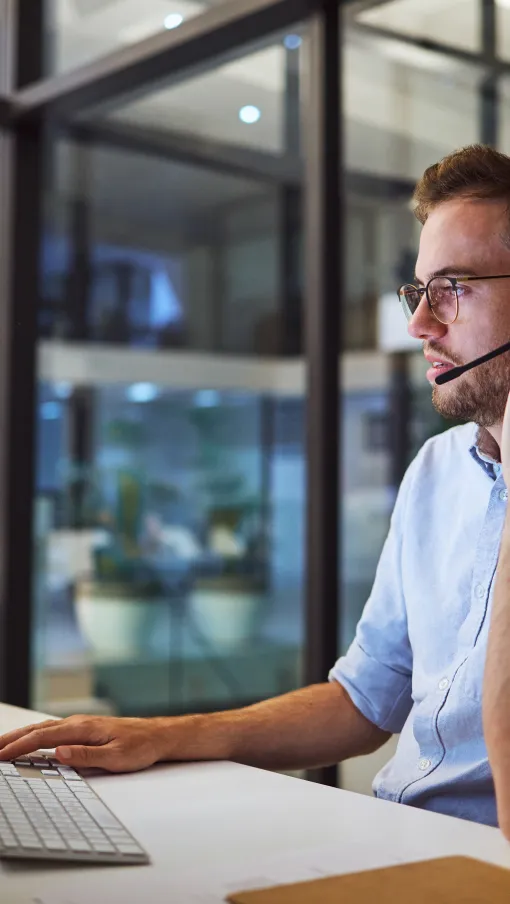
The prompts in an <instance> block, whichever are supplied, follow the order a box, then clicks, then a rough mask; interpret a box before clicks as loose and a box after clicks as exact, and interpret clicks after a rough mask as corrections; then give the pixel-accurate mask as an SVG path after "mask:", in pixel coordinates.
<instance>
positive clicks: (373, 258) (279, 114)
mask: <svg viewBox="0 0 510 904" xmlns="http://www.w3.org/2000/svg"><path fill="white" fill-rule="evenodd" d="M296 17H297V18H296ZM332 26H334V28H335V34H334V35H332V34H331V27H332ZM0 42H1V46H0V59H1V60H2V65H1V66H0V69H1V71H0V125H1V126H2V128H1V130H0V164H1V167H0V170H1V173H0V201H1V210H0V219H1V223H0V236H1V238H2V253H3V258H2V260H3V261H4V264H5V265H4V267H3V272H2V274H1V276H0V280H1V286H0V298H1V306H2V312H1V317H2V340H1V341H2V348H3V350H4V352H5V354H4V359H5V360H3V362H2V373H3V378H4V386H5V387H6V391H5V393H4V395H5V398H4V399H3V401H2V403H1V420H2V425H3V428H4V429H3V435H2V440H1V442H2V461H3V462H4V474H3V477H2V487H1V490H2V493H1V495H2V502H1V518H0V521H1V529H0V538H1V540H2V543H3V548H2V550H1V553H0V559H1V561H2V569H3V574H2V623H1V631H2V635H1V637H0V644H1V646H2V651H3V652H2V668H3V674H2V693H1V696H2V697H3V698H4V699H6V700H7V702H13V703H18V704H21V705H29V706H31V707H33V708H36V709H39V710H42V711H45V712H48V713H54V714H56V715H67V714H71V713H73V712H76V711H80V712H90V713H113V714H117V715H140V716H143V715H171V714H177V713H183V712H190V711H208V710H213V709H218V708H226V707H236V706H239V705H245V704H249V703H250V702H254V701H256V700H260V699H263V698H266V697H269V696H273V695H276V694H281V693H284V692H286V691H289V690H292V689H294V688H296V687H299V686H301V685H303V684H304V683H306V682H308V681H310V680H326V678H327V671H325V666H326V659H327V656H326V653H327V652H328V651H329V654H331V653H334V655H336V654H337V653H339V652H340V651H342V650H345V649H346V648H347V646H348V645H349V643H350V641H351V639H352V637H353V634H354V631H355V626H356V622H357V620H358V618H359V615H360V613H361V611H362V608H363V606H364V603H365V601H366V599H367V596H368V594H369V592H370V588H371V584H372V581H373V577H374V573H375V568H376V565H377V560H378V556H379V553H380V550H381V547H382V544H383V542H384V539H385V535H386V532H387V529H388V525H389V519H390V515H391V511H392V506H393V503H394V499H395V492H396V489H397V487H398V483H399V481H400V479H401V477H402V475H403V472H404V470H405V467H406V466H407V464H408V463H409V461H410V460H411V458H412V457H413V455H414V454H415V452H416V451H417V449H418V448H419V446H420V445H421V444H422V443H423V441H424V440H425V439H427V437H429V436H431V435H433V434H434V433H437V432H439V431H441V430H444V429H446V428H447V427H448V426H449V425H448V424H446V423H445V422H443V421H442V420H441V418H439V416H438V415H437V414H436V413H435V412H434V410H433V408H432V405H431V402H430V389H429V386H428V384H427V383H426V381H425V379H424V373H425V367H424V362H423V359H422V354H421V346H420V344H419V343H416V342H412V341H410V340H409V339H408V337H407V336H406V325H405V320H404V317H403V316H402V314H401V311H400V309H399V305H398V301H397V296H396V294H395V289H396V288H397V286H398V285H399V284H400V283H402V282H404V281H406V280H409V279H412V277H413V273H414V260H415V255H416V250H417V244H418V240H419V227H418V224H417V223H416V222H415V220H414V217H413V214H412V210H411V205H410V197H411V194H412V191H413V185H414V183H415V181H416V180H417V179H418V178H419V176H420V175H421V173H422V172H423V170H424V168H425V167H427V166H428V165H430V164H432V163H434V162H435V161H437V160H438V159H439V158H440V157H442V156H444V155H445V154H447V153H449V152H450V151H452V150H453V149H455V148H456V147H459V146H462V145H465V144H468V143H471V142H477V141H483V142H487V143H490V144H493V145H495V146H497V147H498V148H500V149H501V150H503V151H505V150H507V151H508V150H509V149H510V113H509V112H508V111H510V80H509V75H510V3H509V2H508V0H497V2H496V0H451V2H450V0H386V2H385V0H383V2H381V0H366V2H365V0H360V2H344V3H343V4H340V6H339V7H338V8H337V7H336V6H335V4H334V3H331V2H327V0H324V2H319V0H316V2H313V0H309V2H305V0H298V2H295V3H290V2H283V0H279V2H277V0H273V2H269V0H225V2H220V0H201V2H195V0H168V2H167V0H145V2H144V3H142V4H140V3H137V2H135V0H41V2H40V3H37V4H35V3H33V0H28V2H27V0H17V3H14V4H12V3H10V2H7V0H0ZM2 50H3V53H1V51H2ZM332 63H333V64H334V65H335V67H336V69H337V70H338V71H337V72H336V76H337V77H338V78H337V84H336V85H334V84H332V81H333V82H334V81H336V78H335V79H332V78H331V72H332ZM507 97H508V98H509V99H508V100H507ZM318 98H319V102H320V104H322V107H321V112H322V114H323V115H322V117H321V116H318V117H315V119H317V120H318V121H315V119H314V112H316V111H314V109H312V107H313V105H314V103H316V102H317V99H318ZM336 101H338V103H337V102H336ZM325 119H327V120H328V121H326V122H325V121H324V120H325ZM331 154H333V155H334V156H335V161H336V160H338V166H336V164H335V167H334V166H333V165H332V163H331ZM2 158H3V159H2ZM333 168H335V169H336V170H337V176H336V177H335V175H334V174H333V177H332V179H331V178H330V180H329V182H328V187H327V188H325V186H324V177H325V176H327V175H328V173H329V175H330V177H331V174H332V173H333ZM329 189H331V190H329ZM321 191H322V195H321ZM317 211H319V215H320V216H321V217H322V221H321V228H322V231H323V232H324V231H325V233H326V235H327V244H326V245H325V249H326V251H327V253H322V251H321V247H320V245H319V241H320V238H321V236H320V235H319V236H318V237H317V236H315V238H314V220H313V216H314V212H315V213H317ZM328 224H329V225H331V227H332V229H333V233H332V232H331V231H330V232H329V233H328ZM335 267H336V268H337V270H338V274H335V272H334V270H335ZM336 284H337V285H338V297H337V298H335V299H332V298H331V293H332V291H334V289H335V285H336ZM314 286H315V287H316V289H317V291H315V290H314ZM333 305H337V308H338V316H337V318H336V319H335V317H334V316H333V318H332V320H331V321H330V323H331V329H330V330H329V331H328V325H327V323H328V311H329V312H331V311H332V306H333ZM325 321H326V322H325ZM328 332H329V334H328ZM321 343H322V346H321ZM321 349H323V353H322V351H321ZM8 350H10V351H11V352H12V354H11V355H8V354H7V353H6V352H7V351H8ZM337 367H338V378H337V380H336V390H335V393H336V394H335V399H333V402H332V396H331V391H330V389H329V390H328V385H329V387H330V386H331V384H330V383H329V384H328V382H327V378H325V373H326V370H323V369H327V373H328V374H329V378H328V379H330V377H331V374H332V373H333V370H332V368H337ZM328 393H329V394H328ZM317 411H319V415H317ZM333 434H334V435H333ZM328 449H329V451H330V452H331V450H332V451H333V453H334V455H333V458H332V456H331V454H328ZM325 462H326V463H328V462H329V464H327V469H326V471H327V472H326V473H325V472H324V463H325ZM328 469H329V470H328ZM328 486H330V487H331V490H332V495H331V493H330V497H331V498H329V499H328ZM333 507H334V512H333ZM312 535H313V536H315V535H317V536H318V537H319V538H326V542H327V540H328V537H332V538H333V541H334V546H333V547H331V544H330V546H329V548H330V549H331V548H333V549H336V556H333V557H331V556H330V557H329V559H328V557H327V556H326V554H325V553H324V549H323V550H322V551H321V550H320V549H319V550H317V544H315V545H314V542H313V536H312ZM332 558H333V559H334V561H332ZM333 569H334V570H335V574H334V575H333ZM325 572H327V574H325ZM321 589H322V590H323V591H324V592H322V590H321ZM315 616H316V619H317V625H318V627H317V629H315V628H314V627H313V626H314V624H315ZM331 627H333V631H334V637H331ZM310 634H312V635H313V637H310ZM330 658H331V656H330ZM333 659H334V657H332V658H331V661H330V663H329V664H330V665H332V664H333ZM328 775H329V778H328V776H326V775H323V776H322V778H323V779H324V780H331V772H330V773H329V774H328ZM349 775H351V773H349V767H346V769H345V770H342V771H341V772H340V773H339V781H340V783H343V784H344V785H347V786H353V787H355V786H356V780H355V778H352V781H351V785H350V784H349V781H350V780H349ZM356 787H357V786H356Z"/></svg>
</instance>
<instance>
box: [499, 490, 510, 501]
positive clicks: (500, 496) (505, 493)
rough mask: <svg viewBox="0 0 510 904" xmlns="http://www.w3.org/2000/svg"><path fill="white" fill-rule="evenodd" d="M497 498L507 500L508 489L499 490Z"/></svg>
mask: <svg viewBox="0 0 510 904" xmlns="http://www.w3.org/2000/svg"><path fill="white" fill-rule="evenodd" d="M499 498H500V499H501V502H507V501H508V490H501V492H500V494H499Z"/></svg>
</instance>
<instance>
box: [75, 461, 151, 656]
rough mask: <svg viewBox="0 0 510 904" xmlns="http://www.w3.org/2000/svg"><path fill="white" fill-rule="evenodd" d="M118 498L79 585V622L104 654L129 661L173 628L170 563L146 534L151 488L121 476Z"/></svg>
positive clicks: (104, 514)
mask: <svg viewBox="0 0 510 904" xmlns="http://www.w3.org/2000/svg"><path fill="white" fill-rule="evenodd" d="M116 482H117V490H116V499H115V504H114V506H113V507H112V508H108V507H102V511H101V516H100V519H101V522H102V526H103V527H104V540H103V541H102V542H101V543H100V544H98V545H97V546H95V547H94V548H93V549H92V572H91V574H89V575H84V576H83V577H82V578H81V579H80V580H79V581H78V582H77V587H76V597H75V600H76V611H77V616H78V622H79V624H80V627H81V629H82V631H83V634H84V636H85V637H86V638H87V640H88V641H89V643H90V645H91V647H92V648H93V649H94V651H95V652H96V653H97V654H99V655H100V656H105V657H112V658H128V657H130V656H133V655H136V654H139V653H140V652H142V651H143V650H145V649H146V648H147V646H148V645H149V643H150V639H151V636H152V635H153V634H154V633H155V632H158V631H159V632H161V631H162V630H169V611H168V609H169V607H168V604H167V602H166V600H165V579H164V570H165V564H164V562H162V561H161V560H160V558H158V555H157V553H156V554H155V553H154V552H153V551H152V550H151V548H150V544H149V541H148V538H147V537H146V536H144V524H143V514H144V509H145V505H146V500H147V497H149V496H150V493H151V488H150V486H148V485H147V484H146V483H145V482H144V481H143V479H142V478H141V476H140V475H139V474H137V473H136V472H135V471H130V470H128V469H119V470H118V471H117V472H116Z"/></svg>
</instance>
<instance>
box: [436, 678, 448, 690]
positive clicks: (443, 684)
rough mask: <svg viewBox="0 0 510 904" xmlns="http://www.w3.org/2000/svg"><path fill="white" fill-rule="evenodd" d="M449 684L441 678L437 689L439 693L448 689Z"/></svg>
mask: <svg viewBox="0 0 510 904" xmlns="http://www.w3.org/2000/svg"><path fill="white" fill-rule="evenodd" d="M449 684H450V682H449V681H448V678H441V681H440V682H439V684H438V688H439V690H440V691H445V690H446V688H447V687H449Z"/></svg>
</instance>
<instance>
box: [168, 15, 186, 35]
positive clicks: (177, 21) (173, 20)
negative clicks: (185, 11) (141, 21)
mask: <svg viewBox="0 0 510 904" xmlns="http://www.w3.org/2000/svg"><path fill="white" fill-rule="evenodd" d="M183 22H184V16H181V14H180V13H170V15H169V16H167V17H166V18H165V22H164V25H165V28H168V30H169V31H171V29H172V28H179V25H182V23H183Z"/></svg>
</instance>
